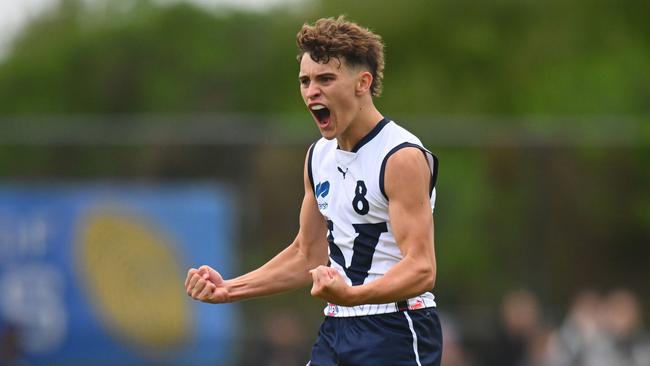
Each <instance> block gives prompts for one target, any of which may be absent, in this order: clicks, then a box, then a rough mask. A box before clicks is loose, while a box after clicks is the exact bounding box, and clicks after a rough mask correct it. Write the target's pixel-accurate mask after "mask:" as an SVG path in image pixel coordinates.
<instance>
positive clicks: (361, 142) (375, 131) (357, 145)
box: [336, 118, 389, 153]
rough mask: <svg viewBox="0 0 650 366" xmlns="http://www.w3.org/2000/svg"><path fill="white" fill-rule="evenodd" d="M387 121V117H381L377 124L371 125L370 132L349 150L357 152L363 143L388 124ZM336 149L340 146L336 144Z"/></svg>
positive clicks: (367, 141) (339, 148)
mask: <svg viewBox="0 0 650 366" xmlns="http://www.w3.org/2000/svg"><path fill="white" fill-rule="evenodd" d="M388 122H389V120H388V119H386V118H382V120H381V121H379V122H378V123H377V125H375V127H373V128H372V130H370V132H368V133H367V134H366V135H365V136H364V137H363V138H362V139H361V140H359V142H357V144H356V145H355V146H354V148H353V149H352V150H351V151H350V152H352V153H356V152H358V151H359V149H361V148H362V147H363V145H365V144H367V143H369V142H370V140H372V139H373V138H375V136H377V135H378V134H379V132H381V130H382V129H383V128H384V126H386V125H387V124H388ZM336 149H337V150H341V147H340V146H338V145H337V146H336Z"/></svg>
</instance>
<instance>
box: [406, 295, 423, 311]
mask: <svg viewBox="0 0 650 366" xmlns="http://www.w3.org/2000/svg"><path fill="white" fill-rule="evenodd" d="M423 307H424V300H423V299H422V298H421V297H419V296H418V297H417V298H416V299H415V303H413V305H411V306H409V310H417V309H422V308H423Z"/></svg>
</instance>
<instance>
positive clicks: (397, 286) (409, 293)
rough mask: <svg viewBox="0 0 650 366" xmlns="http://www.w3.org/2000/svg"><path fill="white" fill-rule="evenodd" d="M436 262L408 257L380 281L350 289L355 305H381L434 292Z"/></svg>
mask: <svg viewBox="0 0 650 366" xmlns="http://www.w3.org/2000/svg"><path fill="white" fill-rule="evenodd" d="M435 274H436V268H435V261H434V260H424V259H422V258H415V257H414V256H407V257H405V258H404V259H402V260H401V261H400V262H399V263H397V264H396V265H395V266H394V267H393V268H391V269H390V270H388V272H386V274H384V275H383V276H382V277H381V278H379V279H377V280H375V281H373V282H370V283H368V284H365V285H360V286H352V287H351V298H352V299H353V300H352V301H353V303H354V305H361V304H384V303H389V302H394V301H399V300H405V299H408V298H411V297H414V296H417V295H420V294H422V293H424V292H426V291H430V290H431V289H432V288H433V284H434V282H435Z"/></svg>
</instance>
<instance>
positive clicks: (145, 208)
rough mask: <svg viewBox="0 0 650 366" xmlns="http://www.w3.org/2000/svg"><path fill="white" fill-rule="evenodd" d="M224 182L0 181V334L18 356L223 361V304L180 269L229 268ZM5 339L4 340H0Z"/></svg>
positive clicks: (229, 207) (229, 321)
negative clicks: (206, 296)
mask: <svg viewBox="0 0 650 366" xmlns="http://www.w3.org/2000/svg"><path fill="white" fill-rule="evenodd" d="M232 197H233V195H232V192H231V191H230V190H228V189H227V188H226V187H223V186H219V185H214V184H209V185H208V184H196V185H195V184H163V185H154V186H150V185H144V186H132V185H92V184H91V185H87V184H84V185H80V184H79V185H77V184H73V185H70V184H66V185H25V186H23V185H20V186H19V185H0V334H2V339H3V340H7V342H13V343H15V344H13V345H9V346H10V347H8V348H7V349H9V350H10V351H6V352H12V354H9V355H0V356H1V357H3V358H5V359H6V358H7V357H8V358H11V357H14V360H15V361H20V362H25V363H28V364H36V365H40V364H43V365H45V364H47V365H52V364H57V365H77V364H78V365H81V364H84V365H91V364H92V365H147V364H156V365H159V364H164V365H206V364H211V365H228V364H230V363H231V361H232V358H233V356H234V355H233V346H234V344H233V340H234V339H236V338H237V334H236V332H237V330H238V327H237V325H238V312H237V308H236V307H235V306H234V305H232V304H227V305H209V304H203V303H199V302H196V301H193V300H192V299H191V298H189V297H188V296H187V294H186V293H185V290H184V280H185V276H186V273H187V269H188V268H190V267H196V266H198V265H200V264H210V265H212V266H213V267H214V268H216V269H218V270H219V271H220V272H221V273H222V274H223V275H224V277H226V278H228V277H231V276H232V275H233V269H234V268H233V262H234V253H233V246H234V243H235V238H234V237H233V235H234V226H235V224H236V223H235V222H234V220H233V217H234V214H233V210H234V203H233V202H232ZM3 342H4V341H3Z"/></svg>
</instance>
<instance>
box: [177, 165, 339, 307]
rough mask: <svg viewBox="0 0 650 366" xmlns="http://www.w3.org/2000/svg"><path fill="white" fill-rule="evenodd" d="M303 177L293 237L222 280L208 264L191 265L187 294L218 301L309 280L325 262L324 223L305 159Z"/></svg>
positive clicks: (274, 290)
mask: <svg viewBox="0 0 650 366" xmlns="http://www.w3.org/2000/svg"><path fill="white" fill-rule="evenodd" d="M307 158H309V156H307ZM303 180H304V185H305V196H304V198H303V201H302V206H301V209H300V229H299V231H298V235H297V236H296V238H295V240H294V241H293V242H292V243H291V244H290V245H289V246H288V247H287V248H285V249H284V250H283V251H281V252H280V253H279V254H278V255H276V256H275V257H274V258H272V259H271V260H270V261H268V262H267V263H266V264H264V265H262V266H261V267H260V268H258V269H256V270H254V271H251V272H249V273H247V274H244V275H242V276H240V277H237V278H234V279H231V280H225V281H224V280H222V279H221V276H219V274H218V273H217V272H216V271H214V270H212V271H213V273H212V272H210V270H211V269H209V267H208V269H204V270H203V271H201V269H198V270H194V272H192V270H193V269H191V270H190V272H189V273H188V279H187V280H186V290H187V292H188V294H189V295H190V296H192V297H193V298H195V299H197V300H201V301H205V302H211V303H222V302H231V301H238V300H243V299H249V298H253V297H259V296H266V295H272V294H277V293H280V292H284V291H290V290H294V289H297V288H300V287H304V286H307V285H309V284H310V283H311V276H310V274H309V270H310V269H312V268H314V267H316V266H318V265H322V264H325V263H327V241H326V234H327V224H326V222H325V218H324V217H323V216H322V215H321V214H320V212H319V211H318V206H317V203H316V198H315V196H314V192H313V189H312V186H311V183H310V181H309V177H308V174H307V161H306V160H305V169H304V173H303ZM202 268H203V267H202ZM206 273H207V274H206ZM201 281H203V282H201Z"/></svg>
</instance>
